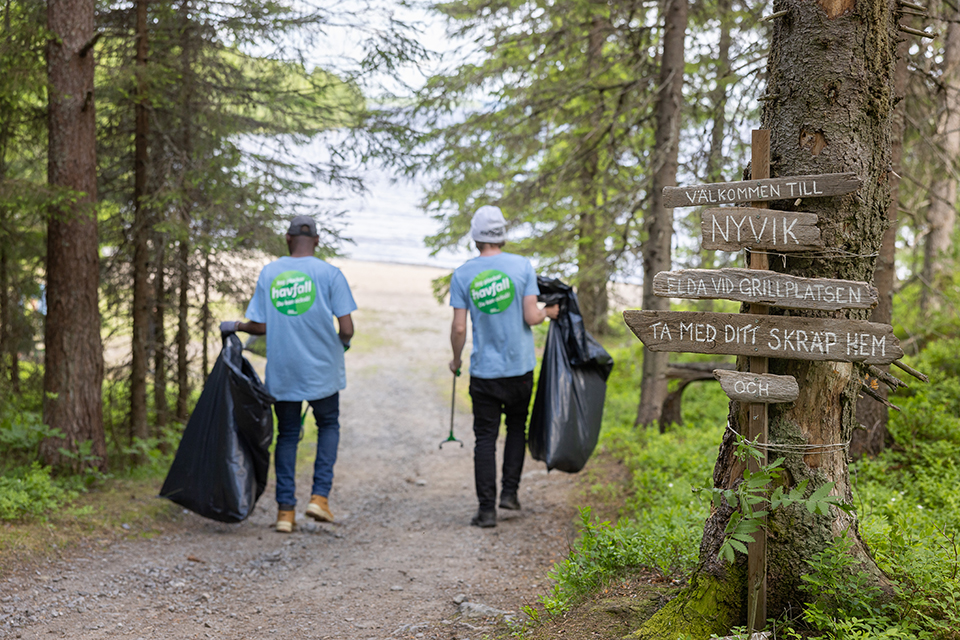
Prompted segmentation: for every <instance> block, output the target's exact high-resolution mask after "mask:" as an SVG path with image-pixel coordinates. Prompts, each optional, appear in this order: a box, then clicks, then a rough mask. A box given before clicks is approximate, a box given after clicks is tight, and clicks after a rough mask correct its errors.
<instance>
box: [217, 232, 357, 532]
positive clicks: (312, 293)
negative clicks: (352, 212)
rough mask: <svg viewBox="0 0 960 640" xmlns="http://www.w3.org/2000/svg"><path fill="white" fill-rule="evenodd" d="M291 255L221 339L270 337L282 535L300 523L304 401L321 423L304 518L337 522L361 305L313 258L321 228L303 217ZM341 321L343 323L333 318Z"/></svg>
mask: <svg viewBox="0 0 960 640" xmlns="http://www.w3.org/2000/svg"><path fill="white" fill-rule="evenodd" d="M286 239H287V247H289V249H290V255H289V256H287V257H283V258H280V259H279V260H274V261H273V262H271V263H270V264H268V265H267V266H265V267H264V268H263V270H262V271H261V272H260V277H259V278H258V280H257V288H256V291H255V292H254V294H253V299H252V300H250V305H249V306H248V307H247V312H246V316H247V319H248V322H238V321H234V320H228V321H225V322H223V323H222V324H221V325H220V331H221V333H224V334H227V333H232V332H235V331H245V332H247V333H251V334H255V335H263V334H266V336H267V371H266V381H265V383H266V386H267V390H268V391H269V392H270V394H271V395H273V397H274V398H276V399H277V402H276V404H274V411H275V413H276V414H277V442H276V447H275V452H274V461H275V467H276V473H277V505H278V513H277V523H276V530H277V531H279V532H282V533H289V532H290V531H292V530H293V527H294V524H295V522H296V513H295V511H294V510H295V508H296V504H297V499H296V496H295V493H296V483H295V476H296V460H297V444H298V442H299V440H300V429H301V425H302V420H301V414H300V409H301V406H302V403H303V401H304V400H306V401H307V402H308V403H309V404H310V406H311V407H313V417H314V419H315V420H316V423H317V457H316V461H315V462H314V466H313V490H312V491H311V494H312V495H311V497H310V503H309V504H308V505H307V508H306V515H307V516H309V517H311V518H313V519H314V520H318V521H321V522H333V513H332V512H331V511H330V505H329V502H328V496H329V494H330V488H331V486H332V484H333V465H334V463H336V461H337V447H338V445H339V443H340V421H339V420H340V390H341V389H343V388H345V387H346V386H347V376H346V367H345V364H344V357H343V354H344V352H345V351H346V350H347V349H349V348H350V339H351V338H352V337H353V319H352V318H351V316H350V314H351V313H352V312H353V311H356V309H357V305H356V304H355V303H354V301H353V295H352V294H351V293H350V286H349V285H348V284H347V280H346V278H344V277H343V274H342V273H341V272H340V270H339V269H337V268H336V267H334V266H333V265H330V264H328V263H326V262H324V261H323V260H320V259H319V258H315V257H314V256H313V253H314V250H315V249H316V248H317V245H318V244H319V242H320V238H319V235H318V234H317V223H316V222H315V221H314V220H313V218H310V217H309V216H297V217H295V218H294V219H293V220H292V221H291V222H290V228H289V230H288V231H287V236H286ZM334 317H336V319H337V325H336V327H335V326H334V322H333V319H334Z"/></svg>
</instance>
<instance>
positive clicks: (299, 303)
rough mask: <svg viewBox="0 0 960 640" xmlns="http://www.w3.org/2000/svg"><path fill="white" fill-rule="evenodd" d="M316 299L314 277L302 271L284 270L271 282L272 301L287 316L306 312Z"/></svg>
mask: <svg viewBox="0 0 960 640" xmlns="http://www.w3.org/2000/svg"><path fill="white" fill-rule="evenodd" d="M316 299H317V290H316V287H314V286H313V278H311V277H310V276H308V275H307V274H305V273H303V272H302V271H284V272H283V273H281V274H280V275H278V276H277V277H276V278H274V279H273V282H271V283H270V302H272V303H273V306H274V307H276V309H277V311H279V312H280V313H282V314H283V315H285V316H299V315H300V314H302V313H306V312H307V311H308V310H309V309H310V307H312V306H313V301H314V300H316Z"/></svg>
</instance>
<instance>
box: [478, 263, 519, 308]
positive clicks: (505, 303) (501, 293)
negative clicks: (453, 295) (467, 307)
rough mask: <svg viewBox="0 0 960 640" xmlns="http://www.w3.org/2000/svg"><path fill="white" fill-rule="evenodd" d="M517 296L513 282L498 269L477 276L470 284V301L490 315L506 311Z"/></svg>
mask: <svg viewBox="0 0 960 640" xmlns="http://www.w3.org/2000/svg"><path fill="white" fill-rule="evenodd" d="M515 295H516V290H515V289H514V287H513V280H511V279H510V277H509V276H508V275H507V274H505V273H504V272H503V271H497V270H496V269H490V270H488V271H483V272H481V273H479V274H477V277H476V278H474V279H473V282H471V283H470V299H471V300H473V303H474V304H475V305H477V309H479V310H480V311H482V312H484V313H488V314H490V315H493V314H497V313H502V312H503V311H506V310H507V307H509V306H510V303H511V302H513V298H514V297H515Z"/></svg>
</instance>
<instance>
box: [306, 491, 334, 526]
mask: <svg viewBox="0 0 960 640" xmlns="http://www.w3.org/2000/svg"><path fill="white" fill-rule="evenodd" d="M307 515H308V516H310V517H311V518H313V519H314V520H316V521H317V522H333V512H331V511H330V505H329V504H328V503H327V498H326V496H310V504H308V505H307Z"/></svg>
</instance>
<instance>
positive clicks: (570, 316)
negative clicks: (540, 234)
mask: <svg viewBox="0 0 960 640" xmlns="http://www.w3.org/2000/svg"><path fill="white" fill-rule="evenodd" d="M537 284H538V285H539V286H540V296H539V298H538V299H539V300H540V301H541V302H545V303H547V304H548V305H550V304H559V305H560V313H559V315H558V317H557V319H556V320H551V321H550V328H549V329H548V330H547V344H546V347H545V349H544V352H543V363H542V365H541V367H540V378H539V379H538V381H537V395H536V399H535V400H534V401H533V413H532V414H531V416H530V431H529V435H528V438H527V442H528V446H529V448H530V455H531V456H533V459H534V460H540V461H541V462H546V463H547V470H551V469H559V470H560V471H566V472H568V473H576V472H578V471H580V470H581V469H583V466H584V465H585V464H586V463H587V460H588V459H589V458H590V454H592V453H593V449H594V447H596V446H597V438H598V437H599V436H600V424H601V422H602V421H603V402H604V399H605V398H606V394H607V378H608V377H609V376H610V371H611V370H612V369H613V358H612V357H610V354H609V353H607V352H606V350H605V349H604V348H603V347H602V346H600V343H599V342H597V341H596V340H595V339H594V338H593V336H591V335H590V334H589V333H588V332H587V330H586V328H585V327H584V326H583V316H581V315H580V304H579V303H578V302H577V294H576V293H574V292H573V289H572V288H571V287H570V286H569V285H566V284H564V283H562V282H560V281H559V280H556V279H553V278H544V277H538V278H537Z"/></svg>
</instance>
